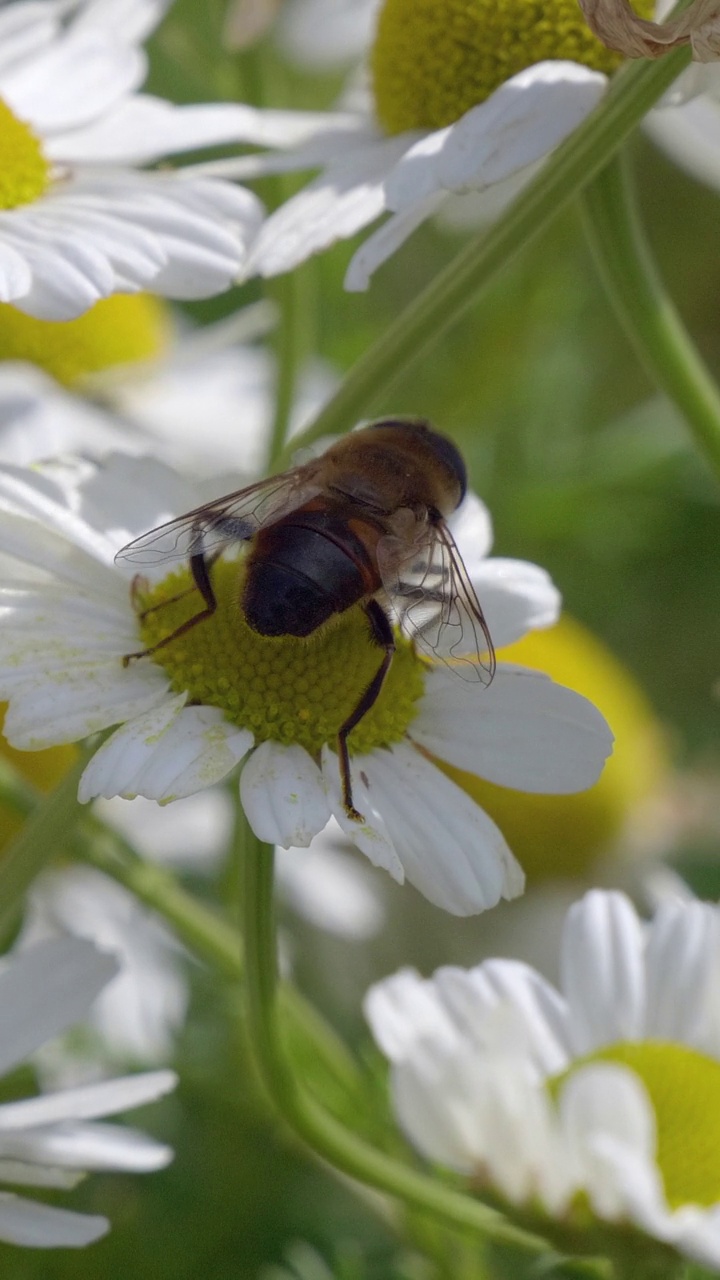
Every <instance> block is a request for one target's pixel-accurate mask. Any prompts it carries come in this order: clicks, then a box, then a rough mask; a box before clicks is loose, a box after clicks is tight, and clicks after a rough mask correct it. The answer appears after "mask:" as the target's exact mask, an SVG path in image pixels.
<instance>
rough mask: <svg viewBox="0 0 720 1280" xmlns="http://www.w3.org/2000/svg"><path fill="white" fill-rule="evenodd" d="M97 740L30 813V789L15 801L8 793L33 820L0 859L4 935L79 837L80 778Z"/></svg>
mask: <svg viewBox="0 0 720 1280" xmlns="http://www.w3.org/2000/svg"><path fill="white" fill-rule="evenodd" d="M97 745H98V744H97V739H95V740H94V741H93V743H92V745H91V746H87V747H85V748H84V749H82V750H81V751H80V753H79V756H78V760H77V762H76V763H75V764H74V765H73V767H72V769H70V770H69V772H68V773H66V774H65V777H64V778H63V780H62V782H61V783H60V784H59V786H57V787H56V788H55V790H54V791H53V792H52V793H51V795H49V796H48V797H47V798H46V799H44V800H43V801H42V803H39V804H37V805H36V806H35V807H34V808H33V809H32V812H30V807H31V806H30V797H31V791H30V788H29V786H28V785H27V784H26V785H25V786H21V785H20V784H18V785H17V786H16V787H15V789H14V790H15V799H14V800H13V799H12V796H10V793H9V790H8V787H7V778H8V777H9V773H8V770H7V769H6V770H5V775H6V791H8V796H9V798H10V799H11V802H12V803H13V805H14V806H15V805H17V806H20V805H21V804H24V805H25V808H26V811H28V814H29V816H28V817H27V818H26V821H25V822H24V823H23V827H22V830H21V831H20V832H19V834H18V835H17V836H16V838H15V839H14V840H13V842H12V844H11V845H10V846H9V848H8V849H6V850H5V852H4V853H3V855H2V858H1V859H0V933H4V932H5V930H7V929H9V928H11V927H13V925H14V924H15V923H16V921H17V916H18V912H19V910H20V908H21V906H22V902H23V898H24V897H25V894H26V892H27V890H28V889H29V887H30V885H31V884H32V882H33V880H34V879H35V877H36V876H37V875H38V874H39V872H40V871H42V870H43V867H45V866H46V865H47V864H48V863H49V862H51V861H52V860H53V859H54V858H56V857H57V856H58V854H60V853H63V852H64V851H65V849H66V847H67V846H68V844H69V843H70V841H71V839H72V837H73V836H74V834H75V827H76V824H77V821H78V817H79V816H80V813H81V810H80V807H79V805H78V800H77V789H78V783H79V781H80V777H81V775H82V773H83V771H84V769H85V766H86V765H87V762H88V760H89V759H90V757H91V756H92V755H93V754H94V753H95V751H96V750H97Z"/></svg>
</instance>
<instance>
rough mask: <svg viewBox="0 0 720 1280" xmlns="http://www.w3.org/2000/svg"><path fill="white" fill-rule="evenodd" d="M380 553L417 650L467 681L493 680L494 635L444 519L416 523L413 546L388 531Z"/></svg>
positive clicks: (387, 585)
mask: <svg viewBox="0 0 720 1280" xmlns="http://www.w3.org/2000/svg"><path fill="white" fill-rule="evenodd" d="M377 557H378V567H379V569H380V576H381V578H382V581H383V587H384V589H385V591H386V593H387V595H388V597H389V599H390V603H391V605H392V607H393V610H394V612H395V613H396V615H397V618H398V622H399V624H400V626H401V628H402V630H403V631H404V632H405V633H406V634H407V635H409V636H410V637H411V638H412V640H413V641H414V643H415V646H416V648H417V649H419V650H420V652H421V653H424V654H425V655H426V656H427V657H429V658H430V659H431V660H432V661H433V662H443V663H444V664H445V665H446V666H447V667H449V668H450V670H451V671H454V672H455V673H456V674H457V675H459V676H461V677H462V679H463V680H468V681H470V682H478V681H479V682H480V683H481V684H489V683H490V681H491V680H492V678H493V676H494V674H495V651H494V649H493V643H492V639H491V636H490V632H489V631H488V627H487V623H486V621H485V618H484V615H483V611H482V609H481V607H480V602H479V601H478V598H477V596H476V594H475V589H474V587H473V585H472V582H471V581H470V577H469V575H468V572H467V569H466V568H465V565H464V564H463V561H462V556H461V555H460V552H459V551H458V549H457V546H456V544H455V540H454V538H453V536H452V534H451V532H450V530H449V529H448V526H447V524H446V523H445V521H444V520H439V521H438V522H435V521H431V520H429V519H427V520H420V521H416V528H415V535H414V538H413V539H412V541H411V542H410V545H409V544H408V539H407V538H402V537H399V536H396V535H394V534H388V535H386V536H385V537H384V538H381V540H380V542H379V543H378V549H377Z"/></svg>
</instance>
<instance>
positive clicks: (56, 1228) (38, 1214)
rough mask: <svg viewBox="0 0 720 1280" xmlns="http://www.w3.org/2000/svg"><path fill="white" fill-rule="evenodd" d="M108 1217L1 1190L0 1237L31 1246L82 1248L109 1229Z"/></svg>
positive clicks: (39, 1247) (7, 1240)
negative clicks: (95, 1215)
mask: <svg viewBox="0 0 720 1280" xmlns="http://www.w3.org/2000/svg"><path fill="white" fill-rule="evenodd" d="M109 1225H110V1224H109V1222H108V1220H107V1218H100V1217H91V1216H90V1214H87V1213H72V1212H71V1210H70V1209H56V1208H54V1206H52V1205H49V1204H38V1203H37V1202H36V1201H34V1200H23V1199H21V1197H20V1196H13V1195H9V1194H8V1193H7V1192H4V1191H3V1192H0V1240H5V1241H6V1242H7V1243H8V1244H17V1245H25V1247H26V1248H30V1249H53V1248H56V1249H80V1248H82V1247H83V1245H86V1244H92V1243H93V1241H95V1240H99V1239H100V1238H101V1236H104V1235H105V1233H106V1232H107V1230H108V1227H109Z"/></svg>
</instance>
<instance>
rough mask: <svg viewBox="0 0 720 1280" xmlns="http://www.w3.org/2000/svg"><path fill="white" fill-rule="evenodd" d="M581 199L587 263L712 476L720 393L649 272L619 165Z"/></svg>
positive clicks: (651, 266)
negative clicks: (589, 252) (592, 265)
mask: <svg viewBox="0 0 720 1280" xmlns="http://www.w3.org/2000/svg"><path fill="white" fill-rule="evenodd" d="M581 203H582V210H583V214H584V221H585V229H586V232H587V237H588V241H589V243H590V247H591V249H592V252H593V256H594V259H595V263H596V266H597V269H598V272H599V274H600V277H601V279H602V281H603V284H604V285H605V288H606V290H607V293H608V297H609V298H610V301H611V302H612V304H613V306H614V308H615V311H616V313H617V316H618V319H619V320H620V323H621V324H622V326H623V328H624V329H625V332H626V333H627V335H628V337H629V339H630V341H631V342H632V344H633V346H634V347H635V350H636V352H637V354H638V356H639V358H640V360H641V361H642V363H643V364H644V366H645V368H646V370H647V372H648V374H649V375H650V377H651V378H652V380H653V382H654V383H656V384H657V386H659V387H660V388H661V389H662V390H663V391H664V392H665V393H666V395H668V396H669V397H670V399H671V400H672V401H673V402H674V403H675V404H676V405H677V407H678V409H679V410H680V412H681V413H682V415H683V417H684V418H685V420H686V422H687V424H688V426H689V427H690V430H691V431H692V434H693V436H694V439H695V442H696V444H697V446H698V448H699V449H700V451H701V453H702V454H703V455H704V457H705V459H706V461H707V462H708V464H709V465H710V466H711V467H712V469H713V470H714V472H715V475H716V477H717V478H718V480H720V393H719V392H718V389H717V386H716V385H715V383H714V381H713V379H712V378H711V376H710V374H709V372H708V370H707V368H706V367H705V365H704V363H703V361H702V360H701V358H700V356H699V355H698V352H697V350H696V349H695V346H694V344H693V342H692V339H691V338H690V336H689V334H688V332H687V330H686V329H685V326H684V324H683V322H682V320H681V318H680V316H679V315H678V312H677V310H676V309H675V306H674V304H673V302H672V299H671V298H670V297H669V296H668V294H667V291H666V289H665V287H664V285H663V282H662V280H661V278H660V275H659V273H658V271H657V268H656V266H655V263H654V261H653V258H652V255H651V253H650V249H649V247H648V244H647V240H646V238H645V235H644V232H643V228H642V224H641V222H640V218H639V215H638V210H637V205H636V201H635V195H634V192H633V190H632V186H631V183H630V177H629V173H628V166H627V162H626V161H624V160H623V159H622V158H618V159H616V160H613V161H612V162H611V163H610V164H609V165H608V166H607V167H606V168H605V169H604V170H603V171H602V173H600V174H598V176H597V177H596V178H595V179H594V180H593V181H592V182H591V183H590V184H589V185H588V186H587V187H586V188H585V190H584V191H583V193H582V195H581Z"/></svg>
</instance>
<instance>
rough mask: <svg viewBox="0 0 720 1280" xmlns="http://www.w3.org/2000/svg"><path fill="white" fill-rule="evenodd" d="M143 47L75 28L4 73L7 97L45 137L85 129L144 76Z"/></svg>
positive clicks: (22, 117) (106, 35)
mask: <svg viewBox="0 0 720 1280" xmlns="http://www.w3.org/2000/svg"><path fill="white" fill-rule="evenodd" d="M145 68H146V60H145V55H144V53H143V51H142V50H140V49H134V48H131V47H130V46H129V45H127V44H125V43H123V42H122V41H119V40H117V39H113V38H112V37H111V36H110V33H109V32H108V33H105V32H101V31H98V30H94V31H93V30H85V31H77V30H74V31H71V32H70V33H69V34H68V35H67V36H66V37H65V38H64V39H62V40H59V41H57V42H55V43H54V44H53V45H52V46H51V47H50V48H48V49H47V50H46V51H45V52H44V53H43V54H42V55H40V56H39V57H35V58H33V59H32V60H28V62H27V63H25V64H24V65H22V66H20V67H18V68H17V69H16V70H15V72H11V73H10V74H9V75H7V76H5V77H4V78H3V97H5V98H6V100H7V102H8V104H9V105H10V107H11V108H12V110H13V111H14V112H15V113H16V114H17V115H18V116H19V117H20V118H21V119H22V120H26V121H27V123H28V124H29V125H31V127H32V128H33V129H34V130H35V132H36V133H38V134H39V135H40V136H41V137H43V136H46V135H47V134H50V135H51V136H52V134H53V133H56V132H58V131H60V130H65V129H80V130H82V126H83V125H86V124H88V123H90V122H91V121H93V120H94V119H96V118H97V117H98V116H100V115H103V114H104V113H105V112H107V111H109V110H110V109H111V108H112V107H114V106H115V104H116V103H117V102H119V101H120V100H121V99H122V98H123V97H124V96H125V95H126V94H130V93H132V91H133V89H136V88H137V87H138V85H139V84H141V83H142V80H143V79H144V77H145Z"/></svg>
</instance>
